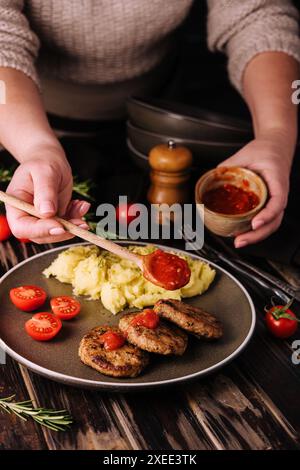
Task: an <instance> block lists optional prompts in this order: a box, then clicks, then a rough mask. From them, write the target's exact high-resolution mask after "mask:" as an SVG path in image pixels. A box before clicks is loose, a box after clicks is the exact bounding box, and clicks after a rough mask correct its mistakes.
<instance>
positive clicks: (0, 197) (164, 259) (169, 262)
mask: <svg viewBox="0 0 300 470" xmlns="http://www.w3.org/2000/svg"><path fill="white" fill-rule="evenodd" d="M0 201H2V202H4V203H5V204H8V205H10V206H12V207H15V208H16V209H20V210H22V211H24V212H27V213H28V214H30V215H32V216H34V217H36V218H38V219H40V218H41V216H40V214H39V213H38V211H37V210H36V209H35V207H34V206H33V205H32V204H29V203H28V202H25V201H22V200H21V199H18V198H16V197H15V196H11V195H9V194H6V193H5V192H3V191H0ZM53 218H54V219H55V220H57V221H58V222H59V223H60V224H61V225H62V226H63V227H64V228H65V229H66V230H67V231H68V232H70V233H72V235H75V236H77V237H79V238H81V239H83V240H86V241H88V242H90V243H93V244H94V245H97V246H99V247H100V248H104V249H105V250H107V251H110V252H111V253H114V254H115V255H117V256H119V257H120V258H123V259H127V260H129V261H132V262H133V263H135V264H136V265H137V266H138V267H139V268H140V269H141V271H142V273H143V276H144V277H145V279H147V280H148V281H150V282H152V283H153V284H155V285H157V286H160V287H163V288H164V289H167V290H176V289H180V288H181V287H183V286H185V285H186V284H187V283H188V282H189V280H190V275H191V271H190V268H189V266H188V264H187V262H186V261H185V260H184V259H182V258H180V257H179V256H176V255H174V254H171V253H166V252H164V251H162V250H159V249H157V250H155V251H154V252H153V253H150V254H148V255H138V254H137V253H133V252H132V251H129V250H127V249H126V248H123V247H122V246H120V245H118V244H117V243H114V242H112V241H111V240H107V239H106V238H102V237H100V236H98V235H96V234H94V233H92V232H88V231H86V230H84V229H82V228H80V227H78V226H77V225H74V224H72V223H71V222H69V221H68V220H65V219H62V218H61V217H53Z"/></svg>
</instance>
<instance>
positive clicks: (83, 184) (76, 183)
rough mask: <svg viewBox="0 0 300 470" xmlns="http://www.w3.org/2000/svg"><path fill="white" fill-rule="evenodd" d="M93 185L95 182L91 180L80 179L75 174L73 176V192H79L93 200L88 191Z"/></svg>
mask: <svg viewBox="0 0 300 470" xmlns="http://www.w3.org/2000/svg"><path fill="white" fill-rule="evenodd" d="M94 187H95V184H94V183H93V182H92V181H91V180H85V181H80V180H79V179H78V178H77V176H74V178H73V191H74V193H77V194H79V195H80V196H83V197H85V198H86V199H89V200H90V201H94V198H93V197H92V196H91V194H90V192H91V190H92V189H93V188H94Z"/></svg>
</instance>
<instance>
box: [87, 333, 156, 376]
mask: <svg viewBox="0 0 300 470" xmlns="http://www.w3.org/2000/svg"><path fill="white" fill-rule="evenodd" d="M107 332H114V333H117V334H119V335H122V333H121V331H120V330H119V328H116V327H111V326H98V327H96V328H93V329H92V330H91V331H90V332H89V333H87V334H86V335H85V336H84V337H83V338H82V340H81V342H80V346H79V357H80V359H81V360H82V362H83V363H84V364H86V365H88V366H90V367H92V368H93V369H95V370H97V371H98V372H101V374H104V375H109V376H111V377H136V376H137V375H139V374H140V373H141V372H142V370H143V369H144V367H146V365H147V364H148V362H149V355H148V354H147V353H146V352H145V351H142V350H141V349H139V348H137V347H136V346H133V345H132V344H129V343H128V342H127V341H126V342H125V343H124V344H123V346H121V347H120V348H118V349H114V350H107V349H106V348H105V343H104V342H103V340H102V335H103V334H104V333H107Z"/></svg>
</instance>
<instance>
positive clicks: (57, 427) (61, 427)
mask: <svg viewBox="0 0 300 470" xmlns="http://www.w3.org/2000/svg"><path fill="white" fill-rule="evenodd" d="M14 398H15V395H11V396H10V397H6V398H0V408H2V409H3V410H4V411H6V412H7V413H9V414H10V413H14V414H15V415H16V416H18V417H19V418H20V419H23V420H24V421H27V419H28V418H32V419H33V420H34V421H36V422H37V423H38V424H40V425H41V426H45V427H46V428H48V429H51V430H52V431H66V429H68V428H69V427H70V425H71V424H72V423H73V419H72V416H71V415H69V413H68V412H67V411H66V410H53V409H47V408H42V407H37V408H36V407H34V406H33V402H32V400H26V401H19V402H15V401H13V400H14Z"/></svg>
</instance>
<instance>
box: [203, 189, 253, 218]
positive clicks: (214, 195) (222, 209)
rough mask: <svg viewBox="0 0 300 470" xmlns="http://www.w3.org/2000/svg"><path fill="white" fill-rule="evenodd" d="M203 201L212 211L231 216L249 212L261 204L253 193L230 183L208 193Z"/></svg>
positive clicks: (204, 195)
mask: <svg viewBox="0 0 300 470" xmlns="http://www.w3.org/2000/svg"><path fill="white" fill-rule="evenodd" d="M245 186H246V185H245ZM202 200H203V204H204V205H205V206H206V207H207V208H208V209H210V210H211V211H214V212H219V213H221V214H230V215H236V214H244V213H245V212H249V211H251V210H252V209H254V208H255V207H256V206H257V205H258V203H259V198H258V196H257V195H256V194H255V193H254V192H253V191H249V190H245V189H243V188H239V187H237V186H234V185H233V184H229V183H225V184H223V185H222V186H219V187H218V188H214V189H210V190H209V191H206V192H205V193H204V194H203V198H202Z"/></svg>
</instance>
